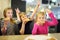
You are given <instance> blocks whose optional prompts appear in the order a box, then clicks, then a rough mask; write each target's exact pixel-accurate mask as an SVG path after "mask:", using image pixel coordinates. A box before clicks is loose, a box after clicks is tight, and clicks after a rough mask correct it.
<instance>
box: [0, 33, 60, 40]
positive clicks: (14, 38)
mask: <svg viewBox="0 0 60 40" xmlns="http://www.w3.org/2000/svg"><path fill="white" fill-rule="evenodd" d="M31 36H41V35H31V34H30V35H6V36H0V40H26V38H28V37H31ZM44 36H47V37H48V36H49V37H55V38H56V39H57V40H60V33H48V35H44ZM37 40H38V39H37Z"/></svg>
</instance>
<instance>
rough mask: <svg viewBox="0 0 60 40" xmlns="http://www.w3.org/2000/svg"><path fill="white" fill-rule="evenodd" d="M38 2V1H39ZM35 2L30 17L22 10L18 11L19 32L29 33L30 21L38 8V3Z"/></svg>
mask: <svg viewBox="0 0 60 40" xmlns="http://www.w3.org/2000/svg"><path fill="white" fill-rule="evenodd" d="M39 3H40V2H39ZM39 3H38V4H37V5H36V7H35V9H34V11H33V13H32V15H31V16H30V18H28V17H27V16H26V15H25V13H24V12H21V13H20V15H19V16H20V21H21V22H20V24H18V25H19V26H20V27H19V31H20V34H31V31H32V27H33V26H32V24H31V23H32V21H33V17H34V15H35V13H36V11H37V9H38V8H39V5H40V4H39Z"/></svg>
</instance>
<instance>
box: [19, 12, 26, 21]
mask: <svg viewBox="0 0 60 40" xmlns="http://www.w3.org/2000/svg"><path fill="white" fill-rule="evenodd" d="M24 15H25V12H21V13H20V14H19V17H20V20H21V17H22V16H24ZM21 21H22V20H21Z"/></svg>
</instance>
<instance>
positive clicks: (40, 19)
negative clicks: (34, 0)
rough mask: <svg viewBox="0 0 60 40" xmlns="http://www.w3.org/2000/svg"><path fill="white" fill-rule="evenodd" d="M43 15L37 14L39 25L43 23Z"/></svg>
mask: <svg viewBox="0 0 60 40" xmlns="http://www.w3.org/2000/svg"><path fill="white" fill-rule="evenodd" d="M45 20H46V18H45V15H42V14H39V15H38V17H37V21H38V22H40V23H42V24H43V23H45Z"/></svg>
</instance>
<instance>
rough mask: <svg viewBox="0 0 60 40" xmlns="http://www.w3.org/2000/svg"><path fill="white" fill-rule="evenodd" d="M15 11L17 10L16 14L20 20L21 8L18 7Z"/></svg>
mask: <svg viewBox="0 0 60 40" xmlns="http://www.w3.org/2000/svg"><path fill="white" fill-rule="evenodd" d="M15 11H16V15H17V20H18V21H20V17H19V13H20V10H19V9H18V8H17V9H15Z"/></svg>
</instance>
